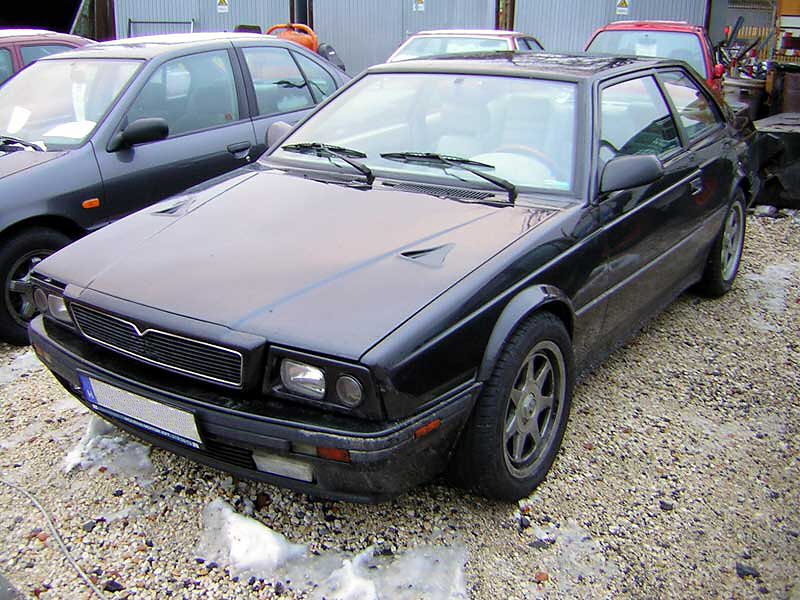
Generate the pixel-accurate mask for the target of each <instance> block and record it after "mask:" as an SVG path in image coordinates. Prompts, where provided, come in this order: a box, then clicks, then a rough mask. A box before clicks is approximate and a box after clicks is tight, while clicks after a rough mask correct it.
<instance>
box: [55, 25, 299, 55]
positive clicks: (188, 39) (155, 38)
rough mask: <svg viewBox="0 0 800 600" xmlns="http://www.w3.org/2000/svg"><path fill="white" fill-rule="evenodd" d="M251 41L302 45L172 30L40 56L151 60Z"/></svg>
mask: <svg viewBox="0 0 800 600" xmlns="http://www.w3.org/2000/svg"><path fill="white" fill-rule="evenodd" d="M235 41H250V42H259V43H264V44H266V45H276V46H283V47H291V48H299V47H300V46H299V45H297V44H294V43H292V42H287V41H285V40H281V39H279V38H276V37H274V36H268V35H262V34H258V33H228V32H224V31H221V32H208V33H172V34H167V35H145V36H140V37H133V38H124V39H121V40H111V41H108V42H100V43H99V44H92V45H91V46H85V47H83V48H80V49H76V50H70V51H68V52H61V53H59V54H54V55H52V56H48V57H45V58H42V59H40V60H61V59H65V58H67V59H69V58H134V59H144V60H149V59H151V58H154V57H156V56H161V55H162V54H170V53H179V52H182V51H183V50H185V49H187V48H203V47H209V46H214V45H219V44H220V43H222V42H235Z"/></svg>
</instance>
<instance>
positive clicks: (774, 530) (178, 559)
mask: <svg viewBox="0 0 800 600" xmlns="http://www.w3.org/2000/svg"><path fill="white" fill-rule="evenodd" d="M798 329H800V221H798V220H796V219H794V218H782V219H771V218H751V219H750V220H749V231H748V234H747V240H746V250H745V259H744V262H743V264H742V269H741V271H740V276H739V278H738V280H737V283H736V285H735V287H734V289H733V290H732V291H731V293H730V294H728V295H727V296H726V297H725V298H723V299H721V300H716V301H709V300H704V299H700V298H697V297H696V296H693V295H690V294H687V295H685V296H683V297H682V298H681V299H680V300H678V301H677V302H676V303H675V304H674V305H673V306H672V307H671V308H670V309H669V310H668V311H667V312H666V313H664V314H663V315H662V316H660V317H658V318H657V319H655V320H654V321H653V322H651V323H650V324H649V325H648V326H647V327H646V328H645V330H643V331H642V332H641V333H640V334H639V335H638V336H637V337H636V338H635V339H633V340H632V341H631V342H630V343H629V344H628V345H627V346H625V347H624V348H622V349H620V350H619V351H618V352H616V353H615V354H614V355H613V356H612V357H611V358H610V359H609V360H607V361H606V362H605V363H604V364H603V365H602V366H601V367H599V368H598V369H597V370H595V371H594V372H593V373H592V374H591V375H589V376H587V377H586V378H585V379H584V380H583V381H582V382H581V383H580V384H579V386H578V387H577V390H576V394H575V401H574V407H573V413H572V417H571V421H570V425H569V427H568V430H567V435H566V438H565V440H564V445H563V449H562V451H561V453H560V455H559V457H558V459H557V461H556V463H555V465H554V468H553V470H552V472H551V473H550V475H549V477H548V478H547V480H546V481H545V483H544V484H543V485H542V486H540V488H539V489H538V490H537V491H536V492H535V493H534V494H533V495H532V496H531V497H530V498H529V499H528V500H526V501H524V502H521V503H520V505H519V506H516V505H509V504H501V503H493V502H487V501H485V500H482V499H479V498H475V497H473V496H469V495H466V494H464V493H462V492H460V491H457V490H452V489H449V488H447V487H445V486H443V485H440V484H438V483H434V484H431V485H428V486H424V487H422V488H419V489H417V490H415V491H413V492H411V493H409V494H406V495H405V496H403V497H401V498H398V499H396V500H394V501H392V502H390V503H386V504H382V505H378V506H359V505H350V504H345V503H333V502H327V501H319V500H314V499H310V498H308V497H307V496H304V495H302V494H295V493H292V492H288V491H285V490H281V489H278V488H275V487H272V486H269V485H262V484H255V483H252V482H236V481H233V480H232V479H231V478H230V477H229V476H227V475H226V474H224V473H220V472H217V471H214V470H210V469H206V468H204V467H200V466H197V465H195V464H192V463H191V462H189V461H187V460H185V459H182V458H178V457H176V456H173V455H171V454H169V453H167V452H164V451H161V450H157V449H154V450H152V452H151V453H150V462H149V463H148V462H147V460H146V459H147V451H146V449H144V450H143V449H142V448H141V447H140V446H139V444H137V443H136V442H134V441H133V440H132V439H131V438H128V437H127V436H125V435H124V434H118V435H114V434H112V435H111V437H110V438H107V442H108V447H107V448H106V450H107V453H106V459H104V461H101V463H97V462H95V463H94V464H92V463H91V462H90V461H89V462H87V461H84V463H81V464H78V465H76V466H75V468H74V469H73V470H72V471H70V472H69V473H66V474H65V472H64V461H65V457H66V456H67V454H68V453H69V452H70V450H72V449H73V448H74V447H75V445H76V444H77V443H78V442H79V439H80V438H81V436H82V435H83V433H84V431H85V429H86V426H87V423H88V421H89V415H88V414H87V413H86V411H84V410H82V409H81V408H80V407H79V405H78V404H77V402H76V401H75V400H73V399H72V398H71V397H70V396H68V395H67V394H66V393H65V392H64V391H62V390H61V388H60V387H59V386H58V384H57V383H56V382H55V380H54V379H53V378H52V377H51V376H50V375H49V374H48V373H47V372H46V371H43V370H42V369H41V368H40V367H39V366H38V365H37V364H36V361H35V360H32V357H31V355H30V354H29V353H28V354H26V353H25V352H24V351H22V350H19V349H12V348H8V347H3V348H0V363H1V364H3V365H5V366H3V367H2V368H0V385H2V386H3V387H2V390H1V391H0V406H1V407H2V416H0V473H2V477H3V478H4V479H6V480H8V481H11V482H14V483H17V484H21V485H23V486H24V487H25V488H26V489H28V490H29V491H30V492H31V493H33V494H34V495H35V496H36V497H37V498H38V499H39V500H40V502H41V503H42V504H43V505H44V506H45V507H46V508H47V509H48V510H49V511H50V512H51V513H52V515H53V518H54V521H55V522H56V523H57V526H58V527H59V529H60V531H61V533H62V535H63V537H64V539H65V541H66V543H67V545H68V546H69V547H70V548H71V550H72V553H73V554H74V556H75V558H76V560H77V561H78V563H79V564H80V565H81V567H82V568H83V569H84V570H85V571H87V572H90V573H92V576H93V577H94V578H95V579H96V581H97V582H98V585H100V586H101V587H103V586H106V587H107V588H109V589H115V588H121V589H119V591H107V592H105V594H106V595H107V596H108V597H114V598H124V597H130V598H163V597H165V596H170V595H171V596H174V597H178V598H184V597H185V598H234V597H254V598H270V597H273V596H275V595H281V596H282V597H307V596H310V595H311V594H310V593H309V592H308V590H304V589H302V588H301V586H299V585H298V584H297V582H296V581H295V583H294V584H292V582H286V581H285V580H280V581H279V580H278V579H275V578H270V577H268V578H266V579H265V580H264V581H259V580H253V579H245V578H238V580H237V578H235V577H234V576H233V575H232V574H231V573H229V572H227V571H226V569H225V565H220V566H219V567H216V568H214V565H210V566H211V567H212V568H209V565H208V564H200V563H199V562H198V561H197V560H195V559H196V556H197V554H196V544H197V541H198V539H199V538H200V537H201V534H202V514H203V509H204V508H205V507H206V506H207V505H208V504H209V503H210V502H211V501H212V500H214V499H216V498H222V499H224V500H225V501H227V502H228V503H230V504H231V505H233V506H236V507H237V509H238V510H239V511H242V512H247V511H249V510H252V509H254V510H255V517H256V518H257V519H258V520H259V521H261V522H263V523H264V524H266V525H268V526H269V527H271V528H272V529H274V530H275V531H277V532H279V533H282V534H283V535H285V536H286V537H287V538H288V539H289V540H290V541H292V542H301V543H305V544H309V549H310V550H311V551H312V552H319V553H321V556H325V555H326V554H330V553H334V552H348V553H356V552H360V551H362V550H364V549H365V548H367V547H369V546H370V545H373V544H378V547H379V548H382V549H383V552H385V553H386V554H389V553H391V552H394V553H403V552H405V551H408V550H409V549H411V548H414V547H417V546H420V545H433V546H434V547H440V548H441V547H445V546H448V547H453V548H460V547H462V546H464V547H466V550H467V553H468V554H467V556H468V558H467V560H466V567H465V575H466V590H467V595H468V596H469V597H471V598H539V597H543V598H561V597H564V598H575V597H578V598H611V597H615V598H616V597H630V598H722V597H724V598H759V597H765V598H767V597H769V598H789V599H791V600H797V599H800V539H799V538H798V532H800V509H798V507H799V506H800V436H798V433H799V432H798V429H800V401H798V395H799V393H800V369H799V368H798V367H800V342H798V339H797V336H796V332H797V331H798ZM131 456H133V457H135V460H129V461H127V462H126V460H123V459H124V458H125V457H131ZM0 573H2V574H3V575H5V577H7V578H8V579H9V580H10V581H11V582H12V583H13V584H14V585H15V586H16V587H17V588H18V590H19V591H20V592H21V593H22V594H23V595H25V596H32V597H37V596H38V597H40V598H47V599H49V598H88V597H90V596H89V592H88V588H87V587H86V586H85V585H84V584H83V583H82V582H81V581H80V579H79V578H78V577H77V576H76V575H75V573H74V572H73V571H72V569H71V568H70V567H69V566H68V564H67V562H66V560H65V559H64V557H63V555H62V554H61V552H60V551H59V550H58V547H57V546H56V544H55V543H54V540H53V538H52V537H50V536H49V535H48V530H47V526H46V523H45V521H44V519H43V518H42V516H41V514H40V513H38V512H37V511H36V510H34V508H33V507H32V505H31V504H29V502H28V501H27V500H26V499H25V498H24V497H23V496H21V495H19V494H17V493H15V492H12V491H11V490H10V489H9V488H8V487H6V486H2V485H0ZM418 576H419V577H421V576H423V575H419V574H417V573H412V572H409V577H410V578H414V577H418ZM410 583H414V582H413V581H410ZM115 584H117V585H115ZM410 597H415V596H413V595H412V596H410Z"/></svg>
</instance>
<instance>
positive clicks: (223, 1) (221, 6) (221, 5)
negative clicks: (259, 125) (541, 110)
mask: <svg viewBox="0 0 800 600" xmlns="http://www.w3.org/2000/svg"><path fill="white" fill-rule="evenodd" d="M622 1H623V2H624V1H625V0H622ZM228 3H229V0H217V12H218V13H226V12H228V9H229V8H230V6H229V5H228Z"/></svg>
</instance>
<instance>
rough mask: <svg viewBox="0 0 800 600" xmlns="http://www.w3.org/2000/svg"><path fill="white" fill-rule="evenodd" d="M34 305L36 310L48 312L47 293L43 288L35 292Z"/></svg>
mask: <svg viewBox="0 0 800 600" xmlns="http://www.w3.org/2000/svg"><path fill="white" fill-rule="evenodd" d="M33 303H34V304H35V305H36V310H38V311H39V312H40V313H46V312H47V292H45V291H44V290H43V289H42V288H38V287H37V288H36V289H35V290H33Z"/></svg>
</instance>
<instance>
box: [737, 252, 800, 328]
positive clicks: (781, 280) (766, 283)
mask: <svg viewBox="0 0 800 600" xmlns="http://www.w3.org/2000/svg"><path fill="white" fill-rule="evenodd" d="M798 266H800V265H798V264H797V263H785V264H779V265H770V266H768V267H767V268H766V269H764V272H763V273H761V274H760V275H759V274H756V273H748V274H746V275H745V279H747V280H748V281H752V282H753V283H755V284H756V285H755V288H754V289H753V288H751V289H750V290H748V291H749V294H748V295H749V296H750V301H751V302H753V303H754V304H757V305H759V306H761V307H762V308H764V309H765V310H766V311H767V312H768V313H770V314H773V315H781V314H783V313H784V312H786V304H787V298H786V296H787V289H788V287H789V282H790V280H791V277H792V275H793V274H794V272H795V271H796V270H797V268H798ZM751 319H752V321H753V323H754V325H755V326H756V327H757V328H758V329H760V330H761V331H777V328H776V327H775V326H774V325H773V324H771V323H769V322H767V321H766V320H765V319H764V318H763V317H762V316H760V315H754V316H753V317H751Z"/></svg>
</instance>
